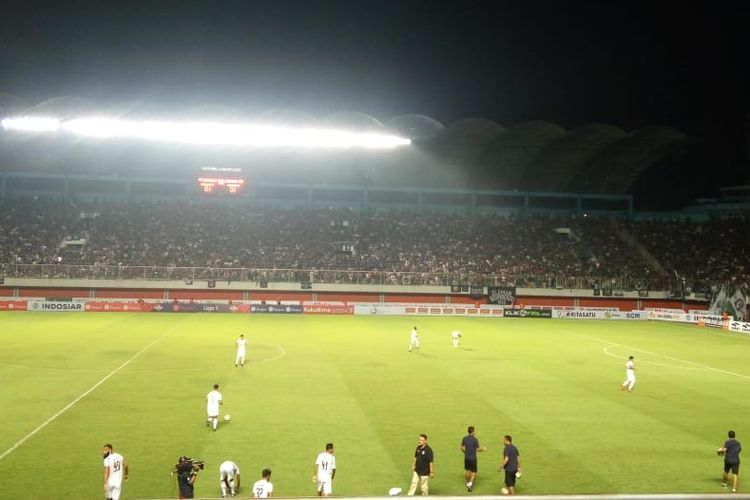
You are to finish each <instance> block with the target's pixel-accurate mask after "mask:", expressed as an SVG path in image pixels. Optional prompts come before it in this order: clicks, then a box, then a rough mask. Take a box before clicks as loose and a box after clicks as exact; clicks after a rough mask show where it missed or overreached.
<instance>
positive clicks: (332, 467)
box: [312, 443, 336, 497]
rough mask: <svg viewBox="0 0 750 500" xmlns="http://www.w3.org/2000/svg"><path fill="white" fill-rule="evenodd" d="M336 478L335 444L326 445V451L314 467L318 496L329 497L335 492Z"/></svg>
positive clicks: (319, 456)
mask: <svg viewBox="0 0 750 500" xmlns="http://www.w3.org/2000/svg"><path fill="white" fill-rule="evenodd" d="M334 476H336V457H334V456H333V443H327V444H326V451H324V452H321V453H320V454H319V455H318V458H317V459H316V460H315V465H313V478H312V479H313V482H314V483H316V485H317V489H318V496H323V497H327V496H328V495H330V494H331V493H332V492H333V478H334Z"/></svg>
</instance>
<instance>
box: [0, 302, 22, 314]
mask: <svg viewBox="0 0 750 500" xmlns="http://www.w3.org/2000/svg"><path fill="white" fill-rule="evenodd" d="M27 304H28V303H27V302H26V301H25V300H0V311H26V310H27Z"/></svg>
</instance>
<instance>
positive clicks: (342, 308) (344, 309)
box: [302, 304, 354, 314]
mask: <svg viewBox="0 0 750 500" xmlns="http://www.w3.org/2000/svg"><path fill="white" fill-rule="evenodd" d="M302 314H354V306H353V305H330V304H311V305H303V306H302Z"/></svg>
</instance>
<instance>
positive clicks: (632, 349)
mask: <svg viewBox="0 0 750 500" xmlns="http://www.w3.org/2000/svg"><path fill="white" fill-rule="evenodd" d="M570 333H573V334H574V335H577V336H579V337H584V338H587V339H591V340H596V341H597V342H601V343H602V344H609V345H610V346H616V347H626V348H628V349H630V350H631V351H635V352H642V353H644V354H650V355H651V356H659V357H662V358H664V359H668V360H670V361H676V362H678V363H685V364H688V365H693V366H697V367H699V368H703V369H705V370H710V371H713V372H716V373H723V374H724V375H733V376H735V377H740V378H744V379H747V380H750V375H743V374H741V373H735V372H730V371H727V370H722V369H720V368H714V367H713V366H708V365H702V364H700V363H695V362H693V361H688V360H685V359H680V358H673V357H672V356H667V355H666V354H661V353H658V352H652V351H646V350H643V349H638V348H637V347H633V346H629V345H627V344H618V343H617V342H612V341H610V340H603V339H600V338H597V337H591V336H589V335H584V334H582V333H576V332H570Z"/></svg>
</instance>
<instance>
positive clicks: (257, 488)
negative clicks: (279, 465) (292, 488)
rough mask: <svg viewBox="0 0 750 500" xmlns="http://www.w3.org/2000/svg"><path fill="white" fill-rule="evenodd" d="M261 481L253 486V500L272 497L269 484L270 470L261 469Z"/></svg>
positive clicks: (271, 485) (271, 489)
mask: <svg viewBox="0 0 750 500" xmlns="http://www.w3.org/2000/svg"><path fill="white" fill-rule="evenodd" d="M261 474H262V475H263V479H261V480H259V481H255V483H254V484H253V495H254V496H255V498H271V497H272V496H273V484H272V483H271V469H263V472H262V473H261Z"/></svg>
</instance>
